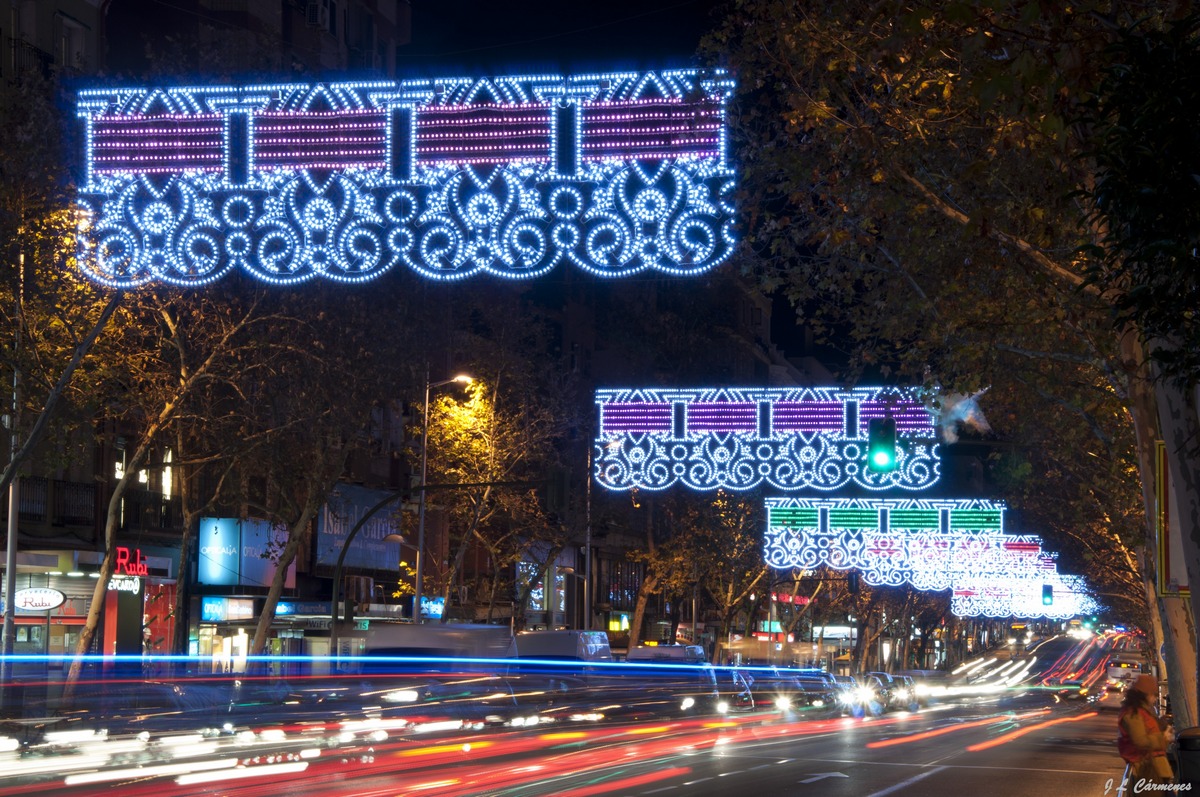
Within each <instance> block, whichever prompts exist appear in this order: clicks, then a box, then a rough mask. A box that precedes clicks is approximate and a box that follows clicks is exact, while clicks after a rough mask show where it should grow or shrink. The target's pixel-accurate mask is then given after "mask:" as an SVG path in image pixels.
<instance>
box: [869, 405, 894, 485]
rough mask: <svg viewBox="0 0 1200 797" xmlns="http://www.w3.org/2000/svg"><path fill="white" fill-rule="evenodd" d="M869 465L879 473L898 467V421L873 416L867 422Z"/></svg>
mask: <svg viewBox="0 0 1200 797" xmlns="http://www.w3.org/2000/svg"><path fill="white" fill-rule="evenodd" d="M867 467H868V468H870V469H871V470H873V471H876V472H878V473H888V472H890V471H893V470H895V469H896V421H895V420H894V419H892V418H873V419H871V421H870V423H868V424H867Z"/></svg>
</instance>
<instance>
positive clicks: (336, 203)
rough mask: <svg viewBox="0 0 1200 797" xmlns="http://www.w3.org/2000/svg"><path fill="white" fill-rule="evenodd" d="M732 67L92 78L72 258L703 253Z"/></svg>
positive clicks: (214, 268)
mask: <svg viewBox="0 0 1200 797" xmlns="http://www.w3.org/2000/svg"><path fill="white" fill-rule="evenodd" d="M731 91H732V82H731V81H730V79H729V78H728V77H727V76H726V75H725V74H724V73H723V72H721V71H719V70H717V71H698V70H674V71H659V72H621V73H610V74H593V75H575V76H560V75H531V76H518V77H496V78H460V79H445V80H435V79H418V80H406V81H399V82H361V83H335V84H316V85H314V84H279V85H266V86H239V87H193V88H162V89H159V88H148V89H137V90H110V89H97V90H88V91H83V92H81V93H80V95H79V101H78V113H79V115H80V116H81V117H82V118H83V120H84V123H85V128H86V148H87V152H86V155H87V158H86V164H87V174H86V180H85V184H84V186H83V187H82V189H81V190H80V193H79V201H80V204H81V206H82V210H83V213H82V214H81V218H82V220H81V223H80V230H79V232H80V235H79V238H80V249H79V262H80V264H81V267H82V269H83V270H84V272H85V273H86V274H87V275H88V276H90V277H91V278H92V279H94V280H97V281H99V282H101V283H104V284H107V285H111V286H115V287H132V286H136V285H141V284H144V283H147V282H151V281H161V282H166V283H171V284H176V285H183V286H196V285H202V284H204V283H207V282H211V281H213V280H216V279H219V278H221V277H222V276H223V275H225V274H228V273H229V272H230V271H232V270H235V269H236V270H241V271H244V272H246V273H248V274H251V275H253V276H255V277H257V278H259V279H261V280H264V281H266V282H270V283H277V284H293V283H299V282H304V281H306V280H312V279H315V278H324V279H330V280H337V281H343V282H363V281H366V280H370V279H374V278H376V277H378V276H379V275H381V274H383V273H385V272H387V271H388V270H389V269H392V268H395V267H396V266H398V265H401V264H402V265H403V266H405V267H407V268H410V269H412V270H414V271H416V272H418V273H420V274H422V275H424V276H426V277H430V278H432V279H439V280H455V279H462V278H464V277H469V276H471V275H474V274H485V273H486V274H492V275H494V276H499V277H504V278H512V279H521V278H530V277H536V276H538V275H540V274H544V273H545V272H547V271H548V270H550V269H552V268H554V267H555V266H557V265H559V264H573V265H574V266H576V267H578V268H581V269H584V270H586V271H589V272H591V273H594V274H597V275H601V276H605V277H621V276H626V275H629V274H634V273H638V272H644V271H652V272H657V273H663V274H682V275H687V274H696V273H700V272H703V271H706V270H708V269H711V268H712V267H714V266H716V265H717V264H719V263H721V262H722V261H724V260H725V259H726V258H728V257H729V254H730V252H731V251H732V248H733V245H734V241H735V238H734V234H733V218H734V207H733V187H734V173H733V170H732V168H731V167H730V165H729V162H728V156H727V144H728V133H727V127H726V118H725V117H726V113H725V106H726V101H727V99H728V97H729V95H730V93H731Z"/></svg>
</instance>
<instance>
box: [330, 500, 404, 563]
mask: <svg viewBox="0 0 1200 797" xmlns="http://www.w3.org/2000/svg"><path fill="white" fill-rule="evenodd" d="M389 495H391V493H388V492H386V491H384V490H370V489H367V488H366V487H358V486H356V485H353V484H339V485H338V486H337V488H336V489H335V490H334V491H333V493H332V494H331V495H330V497H329V501H328V502H327V503H326V504H325V506H324V507H323V508H322V509H321V514H320V516H319V517H318V519H317V564H319V565H327V566H329V567H333V566H335V565H336V564H337V560H338V556H340V555H341V553H342V549H343V548H345V549H346V557H345V559H344V560H343V563H342V564H343V566H344V567H363V568H369V569H376V570H385V569H391V570H394V569H395V568H396V566H397V564H398V563H399V561H400V546H399V544H398V543H394V542H384V538H385V537H387V536H388V535H389V534H401V527H400V512H399V502H397V503H396V504H395V505H391V506H388V507H385V508H384V509H382V510H380V511H379V512H377V513H375V514H374V515H372V516H371V517H370V518H368V519H367V521H366V522H365V523H363V525H362V528H360V529H359V530H358V533H357V534H355V536H354V539H353V540H351V541H350V544H349V546H347V545H346V540H347V539H348V538H349V536H350V530H351V529H353V528H354V526H355V525H356V524H357V523H358V522H359V520H361V519H362V518H363V517H364V516H365V515H366V514H367V513H368V512H370V510H371V508H372V507H374V506H375V505H377V504H378V503H379V502H380V501H382V500H383V499H384V498H387V497H388V496H389Z"/></svg>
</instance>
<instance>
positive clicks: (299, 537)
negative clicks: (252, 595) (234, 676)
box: [250, 498, 336, 656]
mask: <svg viewBox="0 0 1200 797" xmlns="http://www.w3.org/2000/svg"><path fill="white" fill-rule="evenodd" d="M323 503H324V499H323V498H322V499H315V498H310V499H309V501H308V502H307V504H306V505H305V507H304V511H303V512H301V513H300V518H299V520H297V521H296V524H295V525H293V526H292V527H290V528H289V529H288V539H287V543H286V544H284V546H283V551H282V552H280V554H279V561H278V562H276V563H275V577H274V578H272V579H271V588H270V589H269V590H267V598H266V601H265V602H264V603H263V610H262V614H260V615H259V616H258V624H257V625H256V626H255V627H254V639H253V640H252V641H251V643H250V655H251V656H261V655H263V654H264V653H266V647H267V638H268V636H269V635H270V633H271V623H272V622H273V621H274V620H275V607H276V605H277V604H278V603H279V597H280V596H281V595H282V594H283V585H284V584H285V583H287V571H288V567H289V566H291V564H292V562H293V561H294V560H295V558H296V553H297V552H298V551H299V550H300V546H301V544H303V543H304V542H305V541H306V540H307V539H308V533H309V526H310V525H311V524H312V521H313V518H315V517H316V515H317V510H318V509H319V508H320V506H321V505H322V504H323ZM335 653H336V651H330V654H331V655H332V654H335Z"/></svg>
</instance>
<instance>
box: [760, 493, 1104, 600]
mask: <svg viewBox="0 0 1200 797" xmlns="http://www.w3.org/2000/svg"><path fill="white" fill-rule="evenodd" d="M766 507H767V517H768V521H767V531H766V535H765V538H764V554H765V560H766V564H767V565H768V566H769V567H772V568H775V569H785V570H811V569H815V568H818V567H829V568H832V569H835V570H848V571H852V572H856V573H858V574H859V576H860V577H861V579H862V581H863V582H865V583H867V584H871V585H873V586H900V585H902V584H909V585H911V586H913V587H914V588H916V589H920V590H927V591H934V592H941V591H945V590H951V592H952V595H951V602H952V603H951V609H952V611H953V612H954V613H955V614H957V615H959V616H971V617H976V616H987V617H1009V616H1013V617H1069V616H1073V615H1074V614H1078V613H1081V607H1088V606H1092V605H1094V601H1092V599H1091V598H1089V597H1088V596H1087V595H1086V594H1085V587H1084V584H1083V581H1082V579H1080V578H1078V577H1076V576H1065V575H1062V574H1059V573H1058V569H1057V566H1056V564H1055V559H1056V557H1057V555H1056V554H1054V553H1050V552H1046V551H1044V550H1043V549H1042V543H1041V540H1040V539H1039V538H1038V537H1036V536H1033V535H1026V534H1021V535H1016V534H1007V533H1005V531H1004V512H1005V506H1004V505H1003V504H1002V503H998V502H993V501H988V500H985V499H920V498H897V499H875V498H768V499H767V500H766ZM1044 584H1053V585H1055V586H1054V592H1055V602H1054V605H1043V604H1042V603H1041V600H1040V598H1041V594H1042V586H1043V585H1044ZM1060 594H1061V602H1060V600H1059V598H1060ZM1089 601H1092V602H1091V603H1089ZM1082 611H1086V609H1083V610H1082Z"/></svg>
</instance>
